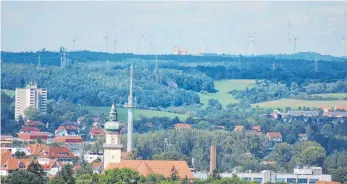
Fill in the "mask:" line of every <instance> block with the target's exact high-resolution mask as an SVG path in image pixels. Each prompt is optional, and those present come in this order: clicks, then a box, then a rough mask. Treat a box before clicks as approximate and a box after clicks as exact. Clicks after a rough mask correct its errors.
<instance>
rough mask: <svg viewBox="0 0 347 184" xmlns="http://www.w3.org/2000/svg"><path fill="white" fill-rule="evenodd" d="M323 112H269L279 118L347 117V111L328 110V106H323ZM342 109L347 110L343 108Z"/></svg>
mask: <svg viewBox="0 0 347 184" xmlns="http://www.w3.org/2000/svg"><path fill="white" fill-rule="evenodd" d="M322 109H323V113H320V111H288V112H287V113H282V112H280V111H277V110H275V111H274V112H272V113H271V116H273V118H275V119H281V118H282V117H326V118H347V111H330V110H329V109H330V108H327V107H323V108H322ZM343 110H347V107H346V109H345V108H344V109H343Z"/></svg>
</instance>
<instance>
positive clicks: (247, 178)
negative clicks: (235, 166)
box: [241, 177, 251, 181]
mask: <svg viewBox="0 0 347 184" xmlns="http://www.w3.org/2000/svg"><path fill="white" fill-rule="evenodd" d="M241 179H242V180H245V181H251V178H249V177H243V178H241Z"/></svg>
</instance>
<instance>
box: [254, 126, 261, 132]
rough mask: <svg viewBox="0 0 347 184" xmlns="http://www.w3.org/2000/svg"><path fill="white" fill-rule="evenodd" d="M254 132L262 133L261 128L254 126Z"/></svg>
mask: <svg viewBox="0 0 347 184" xmlns="http://www.w3.org/2000/svg"><path fill="white" fill-rule="evenodd" d="M252 130H253V131H255V132H261V128H260V126H252Z"/></svg>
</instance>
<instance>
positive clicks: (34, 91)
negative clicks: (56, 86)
mask: <svg viewBox="0 0 347 184" xmlns="http://www.w3.org/2000/svg"><path fill="white" fill-rule="evenodd" d="M30 106H32V107H35V108H36V109H38V110H39V111H40V112H43V113H46V112H47V89H43V88H38V87H37V84H36V83H35V84H32V83H31V84H29V85H28V86H27V87H26V88H16V103H15V119H16V120H18V119H19V117H20V116H22V117H23V118H24V110H25V109H27V108H28V107H30Z"/></svg>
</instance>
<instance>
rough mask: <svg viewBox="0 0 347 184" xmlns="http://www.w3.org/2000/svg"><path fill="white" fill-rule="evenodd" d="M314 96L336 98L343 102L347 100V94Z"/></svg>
mask: <svg viewBox="0 0 347 184" xmlns="http://www.w3.org/2000/svg"><path fill="white" fill-rule="evenodd" d="M312 96H321V97H325V98H336V99H338V100H343V99H344V98H347V93H323V94H314V95H312Z"/></svg>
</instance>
